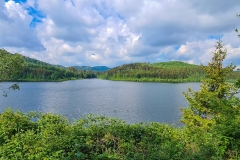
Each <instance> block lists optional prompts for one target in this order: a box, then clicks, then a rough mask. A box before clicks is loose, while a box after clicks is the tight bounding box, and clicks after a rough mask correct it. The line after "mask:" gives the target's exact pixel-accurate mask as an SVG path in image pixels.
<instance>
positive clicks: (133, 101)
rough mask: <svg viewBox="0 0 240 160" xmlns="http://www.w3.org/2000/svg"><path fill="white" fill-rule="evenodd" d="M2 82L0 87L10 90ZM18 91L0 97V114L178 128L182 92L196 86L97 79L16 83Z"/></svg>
mask: <svg viewBox="0 0 240 160" xmlns="http://www.w3.org/2000/svg"><path fill="white" fill-rule="evenodd" d="M11 84H12V83H10V82H4V83H1V86H2V87H4V86H10V85H11ZM19 85H20V88H21V89H20V90H19V91H11V92H10V93H9V94H8V97H3V96H0V112H2V111H4V109H5V108H6V107H8V106H11V107H12V108H13V109H14V110H21V111H23V112H28V111H41V112H52V113H57V114H62V115H64V116H66V117H67V118H68V119H70V120H72V119H74V118H75V119H77V118H79V117H81V116H86V115H88V114H102V115H106V116H109V117H118V118H120V119H123V120H125V121H126V122H128V123H137V122H148V121H154V122H164V123H169V124H176V125H179V124H180V122H179V119H180V118H181V113H180V110H179V108H180V107H183V108H185V107H187V102H186V99H185V97H184V96H183V94H182V92H183V91H187V89H188V88H189V87H191V88H193V89H194V90H198V89H199V85H200V83H144V82H143V83H142V82H121V81H108V80H99V79H87V80H75V81H65V82H20V83H19Z"/></svg>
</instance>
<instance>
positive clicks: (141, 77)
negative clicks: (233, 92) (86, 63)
mask: <svg viewBox="0 0 240 160" xmlns="http://www.w3.org/2000/svg"><path fill="white" fill-rule="evenodd" d="M99 77H100V78H102V79H109V80H121V81H122V80H123V81H139V82H200V81H201V80H202V79H203V78H204V77H205V74H204V72H203V70H202V67H201V66H198V65H194V64H188V63H185V62H181V61H170V62H158V63H131V64H124V65H122V66H118V67H115V68H112V69H110V70H108V71H106V72H104V73H103V74H101V75H100V76H99ZM227 78H228V80H229V81H235V80H236V79H240V72H232V73H230V74H228V76H227Z"/></svg>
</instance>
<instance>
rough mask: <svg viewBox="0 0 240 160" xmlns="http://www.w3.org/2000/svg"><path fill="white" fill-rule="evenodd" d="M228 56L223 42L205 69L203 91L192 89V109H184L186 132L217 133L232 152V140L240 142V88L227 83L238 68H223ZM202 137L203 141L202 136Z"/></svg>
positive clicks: (190, 92) (190, 102)
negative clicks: (239, 94)
mask: <svg viewBox="0 0 240 160" xmlns="http://www.w3.org/2000/svg"><path fill="white" fill-rule="evenodd" d="M226 55H227V51H226V50H224V49H223V46H222V43H221V41H220V40H219V41H218V42H217V45H216V50H215V52H214V53H213V57H212V61H211V62H209V63H208V65H207V66H202V67H203V70H204V72H205V74H206V79H204V80H203V81H202V85H201V87H200V90H199V91H193V90H192V89H189V92H188V93H184V95H185V97H186V99H187V101H188V102H189V106H188V108H186V109H181V110H182V113H183V117H182V122H183V123H184V124H185V125H186V130H187V131H188V132H189V133H190V134H199V135H201V134H203V133H209V134H211V135H212V134H213V133H214V134H215V135H217V136H219V137H221V138H223V137H224V139H225V141H221V143H222V144H221V145H224V146H225V148H224V152H225V153H226V150H227V149H230V148H231V149H232V146H231V145H230V142H231V141H232V140H240V127H239V124H240V100H239V98H238V97H237V96H236V94H237V93H238V88H237V87H236V85H235V84H233V83H228V82H226V76H227V74H228V73H229V72H233V69H234V68H235V67H234V66H233V64H230V65H229V66H227V67H224V66H223V60H224V59H225V58H226ZM198 138H199V139H201V136H199V137H198ZM212 138H214V137H212ZM223 143H224V144H223ZM226 144H228V145H226ZM235 144H236V143H235ZM235 147H236V146H235ZM237 147H240V143H239V144H238V145H237ZM218 148H219V147H218ZM225 149H226V150H225Z"/></svg>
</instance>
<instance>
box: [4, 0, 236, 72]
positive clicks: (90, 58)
mask: <svg viewBox="0 0 240 160" xmlns="http://www.w3.org/2000/svg"><path fill="white" fill-rule="evenodd" d="M237 13H240V1H239V0H231V3H229V0H221V1H219V0H211V1H209V0H201V1H199V0H181V1H180V0H159V1H156V0H113V1H110V0H91V1H89V0H51V1H48V0H14V1H13V0H5V1H2V2H0V28H1V30H0V36H1V38H0V47H1V48H5V49H6V50H8V51H10V52H13V53H15V52H18V53H20V54H23V55H25V56H29V57H32V58H36V59H39V60H42V61H45V62H48V63H52V64H61V65H64V66H75V65H85V66H97V65H105V66H109V67H114V66H118V65H121V64H124V63H132V62H161V61H172V60H180V61H184V62H188V63H194V64H200V63H201V62H202V63H206V62H208V61H209V60H210V58H211V56H212V52H214V50H215V48H214V47H215V45H216V41H217V40H218V39H219V38H221V40H222V41H223V44H224V47H225V48H226V49H227V50H228V56H227V59H226V61H225V64H229V63H231V62H233V63H234V64H235V65H238V66H240V39H238V38H237V34H236V33H235V32H234V29H235V28H239V29H240V19H238V18H237V17H236V14H237Z"/></svg>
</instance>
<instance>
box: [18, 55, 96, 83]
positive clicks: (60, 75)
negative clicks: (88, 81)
mask: <svg viewBox="0 0 240 160" xmlns="http://www.w3.org/2000/svg"><path fill="white" fill-rule="evenodd" d="M23 58H24V61H25V68H24V70H23V72H22V74H21V75H20V76H19V77H17V79H19V80H27V81H64V80H71V79H85V78H96V73H95V72H94V71H91V70H76V69H75V68H74V67H63V66H61V65H52V64H49V63H46V62H42V61H39V60H36V59H33V58H29V57H25V56H24V57H23Z"/></svg>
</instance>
